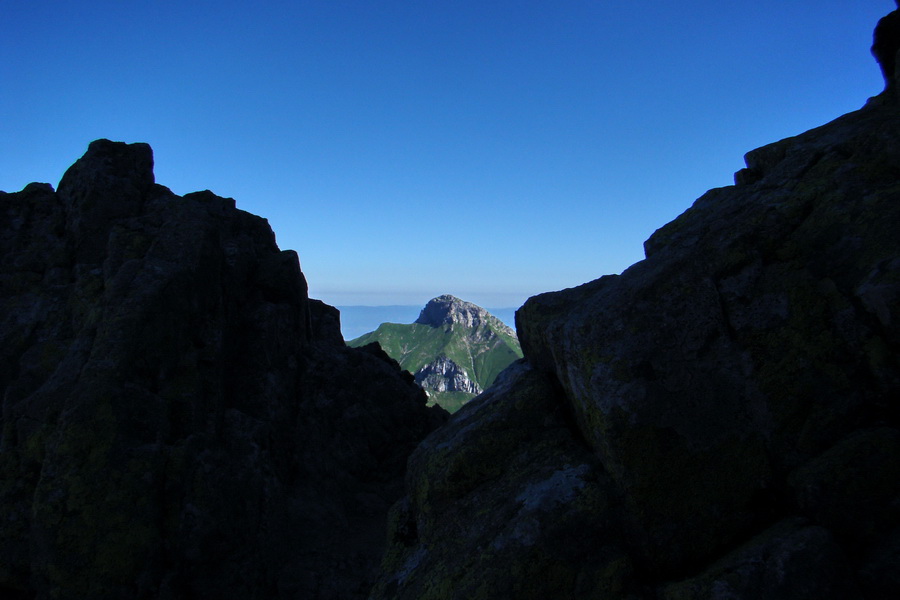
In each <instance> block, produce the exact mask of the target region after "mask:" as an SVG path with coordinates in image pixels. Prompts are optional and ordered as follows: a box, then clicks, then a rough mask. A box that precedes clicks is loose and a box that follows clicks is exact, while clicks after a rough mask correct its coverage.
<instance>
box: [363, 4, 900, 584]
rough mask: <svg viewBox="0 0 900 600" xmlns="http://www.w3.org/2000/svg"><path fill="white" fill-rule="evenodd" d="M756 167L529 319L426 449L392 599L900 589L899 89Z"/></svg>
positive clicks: (394, 570)
mask: <svg viewBox="0 0 900 600" xmlns="http://www.w3.org/2000/svg"><path fill="white" fill-rule="evenodd" d="M892 18H896V14H895V16H894V17H892ZM877 39H878V38H877V37H876V44H877ZM883 64H884V63H883ZM885 94H888V92H885ZM746 162H747V169H745V170H744V171H742V172H740V173H739V174H738V175H737V177H736V180H737V182H738V185H736V186H731V187H726V188H721V189H714V190H711V191H709V192H707V193H706V194H705V195H704V196H702V197H701V198H700V199H698V200H697V201H696V203H695V204H694V205H693V207H691V208H690V209H689V210H687V211H686V212H685V213H684V214H682V215H681V216H680V217H678V218H677V219H675V220H674V221H673V222H672V223H669V224H668V225H666V226H665V227H663V228H661V229H660V230H658V231H657V232H656V233H655V234H654V235H653V236H652V237H651V238H650V239H649V240H648V241H647V242H646V244H645V250H646V255H647V258H646V260H644V261H641V262H639V263H637V264H635V265H634V266H632V267H631V268H630V269H628V270H627V271H625V272H624V273H623V274H622V275H620V276H607V277H603V278H601V279H598V280H596V281H593V282H591V283H587V284H585V285H582V286H580V287H578V288H574V289H570V290H565V291H561V292H556V293H550V294H543V295H540V296H537V297H534V298H531V299H530V300H529V301H528V302H527V303H526V304H525V305H524V307H523V308H521V309H520V310H519V311H518V313H517V315H516V320H517V326H518V333H519V338H520V341H521V343H522V347H523V351H524V353H525V360H524V361H523V362H520V363H518V364H517V365H516V366H514V367H511V368H510V369H509V370H507V371H506V372H505V373H504V374H502V375H501V377H500V378H499V379H498V383H497V384H496V386H495V388H494V389H492V390H490V391H488V392H487V393H485V394H484V395H482V396H480V397H479V398H476V399H475V400H473V401H472V402H471V403H470V404H468V405H467V406H466V407H464V408H463V409H462V410H461V411H460V412H459V413H458V414H457V415H456V416H455V417H454V418H453V419H452V420H451V421H450V423H449V424H448V425H447V426H445V427H443V428H441V429H440V430H438V431H437V432H435V433H434V434H432V435H431V436H429V437H428V438H427V439H426V440H425V441H424V442H423V443H422V444H421V446H420V447H419V448H418V449H417V450H416V452H415V453H414V454H413V456H412V458H411V459H410V471H409V473H408V476H407V489H408V495H407V497H406V498H405V499H404V500H403V501H401V502H400V503H398V504H397V506H395V507H394V509H393V511H392V516H391V533H390V536H391V546H390V547H389V549H388V553H387V556H386V558H385V562H384V573H383V575H382V578H381V579H380V581H379V583H378V585H377V586H376V588H375V591H374V594H373V596H374V597H375V598H384V599H387V598H392V599H393V598H408V599H413V598H415V599H417V600H422V599H438V598H440V599H445V598H466V599H472V598H517V599H526V598H534V599H538V598H548V597H552V598H629V599H638V598H640V599H647V600H650V599H654V600H656V599H665V600H689V599H691V600H693V599H697V600H699V599H713V598H747V599H750V598H754V599H755V598H767V599H772V598H779V599H792V600H797V599H807V598H808V599H813V598H815V599H820V600H821V599H844V598H863V599H887V598H897V597H900V575H898V573H900V570H898V568H897V567H898V565H900V404H898V403H900V364H898V363H900V360H898V356H900V235H898V225H900V106H898V104H897V103H896V102H893V101H885V102H872V103H869V105H868V106H867V107H866V108H864V109H862V110H860V111H858V112H855V113H852V114H849V115H846V116H844V117H841V118H839V119H837V120H835V121H834V122H832V123H830V124H828V125H825V126H823V127H820V128H818V129H814V130H812V131H809V132H807V133H805V134H802V135H799V136H797V137H793V138H789V139H786V140H782V141H780V142H778V143H775V144H772V145H769V146H766V147H764V148H760V149H758V150H755V151H753V152H750V153H749V154H748V155H747V157H746Z"/></svg>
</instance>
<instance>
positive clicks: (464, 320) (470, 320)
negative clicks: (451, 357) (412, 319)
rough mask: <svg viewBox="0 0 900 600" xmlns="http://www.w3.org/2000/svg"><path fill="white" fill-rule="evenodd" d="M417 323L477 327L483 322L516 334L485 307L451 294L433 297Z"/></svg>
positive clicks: (433, 325)
mask: <svg viewBox="0 0 900 600" xmlns="http://www.w3.org/2000/svg"><path fill="white" fill-rule="evenodd" d="M416 323H419V324H422V325H429V326H431V327H442V326H444V325H453V324H457V325H462V326H463V327H469V328H476V327H479V326H480V325H482V324H488V323H489V324H490V325H491V326H492V327H494V328H497V329H501V330H505V331H507V332H509V334H510V335H515V332H514V331H513V330H512V329H510V328H509V327H507V326H506V325H505V324H504V323H503V322H502V321H500V319H498V318H497V317H495V316H493V315H492V314H490V313H489V312H488V311H486V310H485V309H483V308H481V307H480V306H477V305H475V304H472V303H471V302H465V301H463V300H460V299H459V298H457V297H456V296H451V295H450V294H444V295H443V296H438V297H437V298H433V299H431V300H430V301H429V302H428V304H426V305H425V308H423V309H422V312H421V313H420V314H419V318H418V319H416Z"/></svg>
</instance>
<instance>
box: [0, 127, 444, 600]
mask: <svg viewBox="0 0 900 600" xmlns="http://www.w3.org/2000/svg"><path fill="white" fill-rule="evenodd" d="M152 166H153V157H152V153H151V150H150V148H149V146H147V145H144V144H132V145H126V144H121V143H113V142H109V141H106V140H99V141H96V142H94V143H92V144H91V145H90V148H89V149H88V151H87V153H86V154H85V156H84V157H83V158H82V159H80V160H79V161H78V162H77V163H76V164H75V165H74V166H73V167H72V168H71V169H69V171H68V172H67V173H66V174H65V176H64V177H63V179H62V181H61V182H60V185H59V188H58V190H57V191H54V190H53V189H52V188H51V187H50V186H49V185H46V184H31V185H29V186H28V187H26V188H25V190H23V191H22V192H19V193H14V194H6V193H0V394H2V399H3V411H2V419H0V423H2V438H0V506H2V509H3V511H2V518H0V597H3V598H39V599H44V598H61V599H65V598H71V599H76V598H77V599H87V598H97V599H99V598H148V599H150V598H153V599H156V598H159V599H163V598H165V599H175V598H260V599H262V598H266V599H269V598H363V597H365V596H366V595H367V594H368V588H369V586H370V584H371V581H372V579H373V569H374V568H375V567H377V564H378V562H379V560H380V556H381V553H382V551H383V546H384V522H385V518H386V512H387V509H388V507H389V506H390V505H391V504H392V503H393V502H394V501H395V500H396V499H397V498H399V496H400V494H401V485H402V477H403V473H404V471H405V464H406V459H407V456H408V455H409V453H410V452H411V451H412V449H413V448H414V447H415V446H416V444H417V443H418V442H419V441H420V440H421V439H422V438H423V437H424V436H425V435H426V434H427V433H428V432H429V431H431V430H433V429H434V428H435V427H436V426H437V425H438V424H440V423H441V422H442V421H443V420H444V419H445V416H444V415H442V414H441V412H440V409H427V408H426V406H425V402H426V399H425V396H424V394H423V392H422V391H421V390H420V389H419V388H418V387H416V386H415V385H414V384H412V383H411V382H410V381H409V379H408V378H405V377H404V376H402V374H401V372H400V371H399V369H398V368H397V367H396V365H391V364H390V363H389V362H387V361H385V360H382V359H380V358H379V357H378V356H376V355H374V354H372V353H367V352H362V351H358V350H353V349H350V348H347V347H345V346H344V344H343V341H342V339H341V337H340V331H339V328H338V318H339V317H338V315H337V311H336V310H334V309H332V308H331V307H327V306H326V305H324V304H322V303H320V302H317V301H311V300H309V299H308V298H307V289H306V282H305V280H304V278H303V274H302V273H301V271H300V266H299V262H298V259H297V255H296V254H295V253H294V252H292V251H287V252H281V251H279V249H278V247H277V246H276V244H275V239H274V235H273V234H272V231H271V229H270V228H269V226H268V224H267V223H266V221H265V220H264V219H261V218H259V217H256V216H253V215H251V214H248V213H245V212H243V211H240V210H237V209H236V208H235V205H234V201H233V200H230V199H226V198H220V197H218V196H215V195H214V194H212V193H210V192H199V193H196V194H189V195H187V196H185V197H183V198H182V197H178V196H176V195H174V194H172V193H171V192H170V191H169V190H168V189H166V188H164V187H162V186H159V185H156V184H155V183H154V178H153V171H152Z"/></svg>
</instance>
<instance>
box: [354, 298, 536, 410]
mask: <svg viewBox="0 0 900 600" xmlns="http://www.w3.org/2000/svg"><path fill="white" fill-rule="evenodd" d="M372 342H378V343H379V344H380V345H381V347H382V348H384V351H385V352H387V353H388V354H389V355H390V356H391V357H392V358H394V359H396V360H397V361H398V362H399V363H400V366H402V367H403V368H404V369H406V370H408V371H409V372H411V373H413V375H414V376H415V378H416V381H417V382H418V383H419V385H421V386H422V387H423V388H424V389H425V390H426V391H427V392H428V394H429V397H430V398H431V400H432V401H433V402H436V403H437V404H440V405H441V406H443V407H444V408H445V409H447V410H449V411H451V412H453V411H455V410H457V409H459V407H461V406H462V405H463V404H465V403H466V402H467V401H468V400H470V399H471V398H474V397H475V396H476V395H478V394H480V393H481V392H482V391H484V390H485V389H487V387H489V386H490V385H491V384H492V383H493V382H494V380H495V379H496V378H497V375H499V374H500V372H501V371H502V370H503V369H505V368H506V367H507V366H509V364H510V363H512V362H514V361H515V360H517V359H519V358H521V357H522V350H521V348H520V346H519V340H518V339H517V338H516V334H515V332H514V331H513V330H512V329H510V328H509V327H507V326H506V325H505V324H504V323H503V322H502V321H500V320H499V319H497V318H496V317H494V316H493V315H491V314H490V313H489V312H487V311H486V310H484V309H483V308H481V307H479V306H476V305H474V304H472V303H470V302H464V301H462V300H460V299H459V298H456V297H454V296H449V295H445V296H440V297H438V298H434V299H433V300H431V301H430V302H429V303H428V304H427V305H426V306H425V308H424V309H422V312H421V313H420V315H419V318H418V319H417V320H416V322H415V323H411V324H408V325H402V324H398V323H382V324H381V325H380V326H379V327H378V329H376V330H375V331H373V332H371V333H367V334H365V335H362V336H360V337H358V338H356V339H354V340H350V341H349V342H347V343H348V345H350V346H353V347H358V346H364V345H366V344H370V343H372Z"/></svg>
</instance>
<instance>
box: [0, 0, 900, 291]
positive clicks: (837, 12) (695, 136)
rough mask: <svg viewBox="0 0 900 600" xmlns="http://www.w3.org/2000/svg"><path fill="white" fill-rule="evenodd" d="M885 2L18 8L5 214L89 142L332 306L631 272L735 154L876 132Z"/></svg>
mask: <svg viewBox="0 0 900 600" xmlns="http://www.w3.org/2000/svg"><path fill="white" fill-rule="evenodd" d="M894 8H895V3H894V1H893V0H831V1H829V0H816V1H813V0H769V1H767V0H757V1H756V2H723V1H722V0H717V1H712V0H709V1H707V0H694V1H691V0H684V1H680V2H672V1H671V0H668V1H665V2H663V1H643V2H626V1H618V0H613V1H605V2H603V1H600V0H593V1H576V0H557V1H554V2H549V1H546V2H535V1H531V2H529V1H520V2H514V1H495V2H492V1H490V0H480V1H458V2H455V1H452V0H443V1H406V2H401V1H383V2H377V1H362V0H358V1H342V0H308V1H303V0H295V1H292V2H283V1H262V2H252V3H251V2H231V1H227V0H225V1H223V0H216V1H215V2H213V1H206V0H195V1H190V2H187V1H178V2H176V1H167V0H115V1H108V2H103V1H96V2H91V1H83V2H72V1H71V0H70V1H66V2H48V1H43V0H27V1H19V0H13V1H7V0H0V23H2V26H0V27H2V34H0V86H2V88H0V90H2V91H0V140H2V144H0V189H2V190H5V191H17V190H19V189H21V188H23V187H24V186H25V185H26V184H27V183H28V182H30V181H47V182H50V183H52V184H54V185H56V183H57V182H58V181H59V178H60V177H61V176H62V174H63V172H64V171H65V169H66V168H67V167H68V166H69V165H70V164H71V163H72V162H74V161H75V160H76V159H77V158H78V157H79V156H81V154H83V152H84V151H85V149H86V148H87V145H88V143H89V142H90V141H91V140H93V139H96V138H100V137H106V138H110V139H114V140H121V141H127V142H137V141H141V142H148V143H150V144H151V146H152V147H153V149H154V155H155V161H156V180H157V182H159V183H161V184H163V185H166V186H168V187H170V188H171V189H172V190H173V191H174V192H176V193H178V194H185V193H187V192H191V191H195V190H200V189H211V190H212V191H213V192H215V193H217V194H219V195H222V196H230V197H233V198H235V199H236V200H237V204H238V207H239V208H242V209H244V210H247V211H250V212H252V213H255V214H258V215H261V216H263V217H266V218H267V219H268V220H269V222H270V224H271V225H272V227H273V229H274V230H275V233H276V236H277V239H278V243H279V245H280V246H281V248H283V249H288V248H292V249H295V250H297V252H298V253H299V255H300V259H301V264H302V267H303V271H304V272H305V273H306V276H307V279H308V280H309V284H310V294H311V295H312V296H314V297H319V298H322V299H324V300H325V301H326V302H329V303H331V304H424V303H425V302H426V301H427V300H428V299H429V298H431V297H433V296H437V295H439V294H442V293H451V294H454V295H457V296H460V297H462V298H464V299H466V300H469V301H472V302H476V303H478V304H481V305H482V306H495V307H496V306H518V305H519V304H521V303H522V302H523V301H524V300H525V299H526V298H527V297H528V296H530V295H533V294H535V293H539V292H542V291H550V290H555V289H561V288H565V287H571V286H574V285H578V284H581V283H583V282H585V281H589V280H591V279H595V278H597V277H599V276H601V275H604V274H607V273H616V272H620V271H622V270H623V269H624V268H626V267H628V266H629V265H630V264H632V263H634V262H635V261H638V260H640V259H641V258H643V250H642V242H643V241H644V240H645V239H646V238H647V237H648V236H649V235H650V234H651V233H652V232H653V231H654V230H655V229H656V228H658V227H660V226H662V225H663V224H664V223H666V222H668V221H670V220H671V219H672V218H674V217H675V216H677V215H678V214H680V213H681V212H683V211H684V210H685V209H686V208H688V207H689V206H690V205H691V204H692V202H693V201H694V200H695V199H696V198H697V197H698V196H700V195H701V194H702V193H703V192H704V191H706V190H707V189H709V188H712V187H719V186H723V185H730V184H731V183H732V175H733V173H734V171H736V170H738V169H740V168H741V167H742V166H743V160H742V157H743V154H744V153H745V152H747V151H748V150H751V149H753V148H755V147H758V146H761V145H763V144H766V143H768V142H772V141H776V140H778V139H781V138H784V137H787V136H790V135H794V134H797V133H800V132H802V131H805V130H807V129H809V128H811V127H814V126H817V125H821V124H823V123H825V122H827V121H829V120H831V119H833V118H836V117H838V116H839V115H841V114H843V113H846V112H848V111H851V110H855V109H857V108H859V107H861V106H862V105H863V104H864V103H865V100H866V98H867V97H869V96H871V95H874V94H876V93H878V92H879V91H881V88H882V80H881V75H880V72H879V70H878V67H877V65H876V63H875V61H874V60H873V59H872V58H871V55H870V54H869V46H870V45H871V35H872V29H873V28H874V26H875V23H876V22H877V20H878V18H880V17H881V16H883V15H885V14H887V13H888V12H890V11H891V10H892V9H894Z"/></svg>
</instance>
